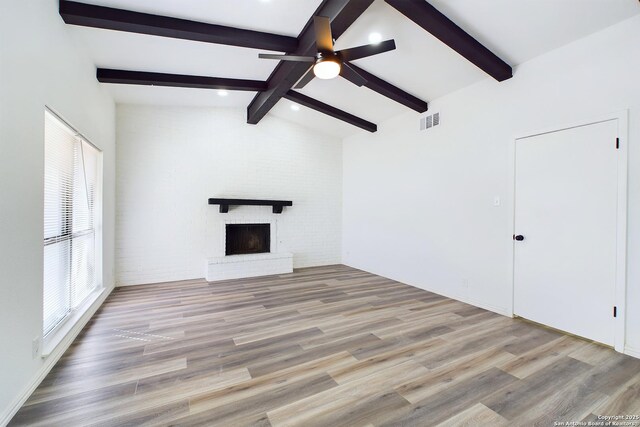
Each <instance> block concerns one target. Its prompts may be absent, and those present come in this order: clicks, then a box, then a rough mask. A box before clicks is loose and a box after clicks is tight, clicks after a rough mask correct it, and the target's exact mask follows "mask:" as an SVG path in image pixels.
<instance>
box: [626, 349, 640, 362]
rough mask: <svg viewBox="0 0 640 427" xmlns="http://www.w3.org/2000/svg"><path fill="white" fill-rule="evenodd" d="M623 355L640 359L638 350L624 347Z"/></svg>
mask: <svg viewBox="0 0 640 427" xmlns="http://www.w3.org/2000/svg"><path fill="white" fill-rule="evenodd" d="M623 353H624V354H626V355H629V356H632V357H636V358H638V359H640V350H638V349H636V348H632V347H629V346H626V347H625V348H624V352H623Z"/></svg>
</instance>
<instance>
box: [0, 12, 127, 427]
mask: <svg viewBox="0 0 640 427" xmlns="http://www.w3.org/2000/svg"><path fill="white" fill-rule="evenodd" d="M57 9H58V2H57V0H39V1H19V2H6V1H3V2H0V40H1V42H0V171H2V179H0V236H2V240H1V244H0V343H1V344H0V348H1V349H0V425H2V424H3V422H5V421H6V418H5V417H6V416H8V415H9V414H10V412H11V411H12V409H14V408H15V405H16V404H19V403H20V399H21V397H24V395H25V393H26V392H28V391H29V389H30V387H31V386H32V385H33V384H34V383H35V381H37V379H38V378H39V377H40V376H41V375H42V374H43V373H44V372H45V371H46V369H47V368H49V367H50V365H51V362H52V361H54V360H55V359H56V356H57V355H58V354H59V352H58V353H56V354H53V355H52V356H49V358H47V359H42V358H40V357H36V358H33V357H32V355H31V341H32V339H33V338H35V337H38V336H40V335H41V331H42V259H43V258H42V256H43V255H42V254H43V249H42V238H43V237H42V236H43V174H44V109H45V105H46V106H49V107H51V108H52V109H54V110H55V111H57V112H58V113H59V114H60V115H62V116H63V117H64V118H65V119H66V120H68V121H69V122H70V123H71V124H72V125H73V126H75V127H76V128H77V129H78V130H79V131H81V132H82V133H83V134H85V136H87V138H89V139H90V140H91V141H92V142H93V143H94V144H96V145H97V146H98V147H100V148H101V149H102V150H103V152H104V212H103V220H104V248H103V256H104V260H103V267H104V278H103V281H104V284H105V286H107V287H108V288H109V287H112V286H113V283H114V275H113V271H114V268H113V251H114V249H113V248H114V228H115V224H114V223H115V220H114V207H115V184H114V183H115V176H114V175H115V106H114V103H113V101H112V99H111V97H110V96H109V95H108V94H107V93H106V92H105V91H104V90H103V89H102V88H101V87H100V86H99V84H98V82H97V81H96V78H95V67H94V66H93V64H92V63H91V62H90V61H89V60H88V59H87V58H84V57H82V55H80V54H78V51H77V50H76V48H75V46H74V44H73V43H72V41H71V39H70V37H69V35H68V34H67V29H66V28H65V25H64V23H63V22H62V19H61V18H60V16H59V15H58V11H57Z"/></svg>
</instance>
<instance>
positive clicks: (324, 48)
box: [313, 16, 333, 52]
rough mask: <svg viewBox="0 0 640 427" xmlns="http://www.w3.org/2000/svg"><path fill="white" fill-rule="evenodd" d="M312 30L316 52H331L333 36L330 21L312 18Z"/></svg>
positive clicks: (323, 17) (317, 17)
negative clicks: (314, 32)
mask: <svg viewBox="0 0 640 427" xmlns="http://www.w3.org/2000/svg"><path fill="white" fill-rule="evenodd" d="M313 28H314V29H315V31H316V47H317V48H318V52H333V36H332V35H331V21H329V18H327V17H325V16H314V17H313Z"/></svg>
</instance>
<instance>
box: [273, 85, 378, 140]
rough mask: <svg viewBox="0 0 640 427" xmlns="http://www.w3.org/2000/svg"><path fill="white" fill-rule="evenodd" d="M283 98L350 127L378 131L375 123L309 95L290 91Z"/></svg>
mask: <svg viewBox="0 0 640 427" xmlns="http://www.w3.org/2000/svg"><path fill="white" fill-rule="evenodd" d="M283 98H286V99H288V100H289V101H293V102H296V103H298V104H300V105H304V106H305V107H308V108H311V109H312V110H316V111H319V112H321V113H323V114H326V115H328V116H331V117H333V118H335V119H338V120H342V121H343V122H346V123H349V124H350V125H353V126H357V127H359V128H360V129H364V130H366V131H368V132H375V131H377V130H378V126H377V125H376V124H375V123H371V122H369V121H366V120H364V119H361V118H360V117H357V116H354V115H353V114H351V113H347V112H346V111H343V110H340V109H338V108H336V107H332V106H331V105H329V104H325V103H324V102H321V101H318V100H317V99H313V98H311V97H308V96H307V95H303V94H301V93H300V92H296V91H293V90H289V91H288V92H287V93H285V95H284V96H283Z"/></svg>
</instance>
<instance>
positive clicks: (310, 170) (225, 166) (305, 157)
mask: <svg viewBox="0 0 640 427" xmlns="http://www.w3.org/2000/svg"><path fill="white" fill-rule="evenodd" d="M117 123H118V125H117V207H116V221H117V222H116V279H117V280H116V281H117V284H118V285H131V284H140V283H154V282H162V281H170V280H182V279H190V278H199V277H204V275H205V266H206V259H207V258H210V257H214V256H219V255H220V250H221V249H220V242H223V237H222V236H221V235H220V233H221V232H223V230H224V227H223V226H221V224H223V223H224V221H240V222H246V221H254V220H255V221H256V222H275V223H276V228H277V235H276V236H277V251H279V252H292V253H293V255H294V267H307V266H314V265H325V264H334V263H339V262H340V260H341V248H340V242H341V209H342V207H341V205H342V147H341V141H340V140H339V139H337V138H334V137H330V136H325V135H319V134H316V133H314V132H312V131H310V130H308V129H306V128H304V127H301V126H298V125H296V124H293V123H290V122H287V121H285V120H282V119H279V118H273V117H267V118H265V119H264V120H263V121H261V122H260V124H259V125H257V126H253V125H247V124H246V123H245V112H244V111H243V110H240V109H226V108H225V109H214V108H180V107H144V106H131V105H121V106H119V107H118V112H117ZM209 197H237V198H255V199H285V200H293V204H294V206H293V207H290V208H289V207H287V208H285V210H284V212H283V213H282V214H280V215H274V214H272V213H271V208H270V207H253V206H244V207H232V208H231V209H230V211H229V213H228V214H220V213H218V206H209V205H208V204H207V199H208V198H209ZM222 251H224V246H223V247H222Z"/></svg>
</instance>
